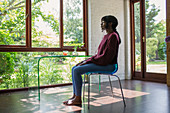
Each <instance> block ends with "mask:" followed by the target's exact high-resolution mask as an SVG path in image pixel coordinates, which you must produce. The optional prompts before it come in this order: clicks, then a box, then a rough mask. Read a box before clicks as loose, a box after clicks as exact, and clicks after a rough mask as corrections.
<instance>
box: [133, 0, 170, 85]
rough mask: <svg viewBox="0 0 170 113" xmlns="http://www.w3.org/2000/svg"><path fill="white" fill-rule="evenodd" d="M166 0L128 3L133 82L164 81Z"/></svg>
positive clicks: (136, 0) (145, 0) (138, 0)
mask: <svg viewBox="0 0 170 113" xmlns="http://www.w3.org/2000/svg"><path fill="white" fill-rule="evenodd" d="M165 6H166V0H163V1H162V0H131V13H132V14H131V23H132V27H131V28H132V29H131V30H132V34H131V35H132V73H133V78H134V79H141V80H149V81H157V82H165V81H166V74H167V65H166V54H165V50H166V46H165V45H166V43H165V41H164V40H165V37H166V16H165V15H166V7H165Z"/></svg>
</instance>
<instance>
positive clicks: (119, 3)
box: [88, 0, 131, 82]
mask: <svg viewBox="0 0 170 113" xmlns="http://www.w3.org/2000/svg"><path fill="white" fill-rule="evenodd" d="M88 7H89V8H88V17H89V18H88V22H89V23H88V30H89V31H88V32H89V33H88V34H89V54H90V55H94V53H95V51H96V50H97V47H98V45H99V43H100V41H101V40H102V38H103V35H104V34H105V33H104V32H101V27H100V23H101V18H102V17H103V16H105V15H114V16H115V17H117V19H118V22H119V24H118V27H117V31H118V32H119V34H120V37H121V42H122V43H121V45H120V48H119V56H118V63H119V70H118V72H117V75H119V76H120V78H121V79H129V78H130V75H131V74H130V27H129V26H130V25H129V19H130V18H129V0H89V1H88ZM95 78H96V77H95V76H94V77H93V78H92V80H93V82H95V81H97V80H96V79H95ZM107 80H108V78H105V77H104V78H103V77H102V81H107Z"/></svg>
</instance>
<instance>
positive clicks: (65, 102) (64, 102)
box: [63, 66, 76, 104]
mask: <svg viewBox="0 0 170 113" xmlns="http://www.w3.org/2000/svg"><path fill="white" fill-rule="evenodd" d="M75 67H76V66H74V67H73V68H72V75H73V70H74V68H75ZM72 84H73V96H72V97H71V98H70V99H68V100H66V101H63V104H67V102H68V101H69V100H72V99H74V97H75V96H76V95H75V83H74V77H73V76H72Z"/></svg>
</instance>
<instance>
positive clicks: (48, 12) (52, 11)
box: [0, 0, 87, 52]
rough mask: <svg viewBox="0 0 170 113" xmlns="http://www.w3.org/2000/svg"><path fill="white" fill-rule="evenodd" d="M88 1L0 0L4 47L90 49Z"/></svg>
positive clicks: (1, 43)
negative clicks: (76, 47) (88, 46)
mask: <svg viewBox="0 0 170 113" xmlns="http://www.w3.org/2000/svg"><path fill="white" fill-rule="evenodd" d="M86 4H87V1H86V0H22V1H21V0H1V1H0V48H1V51H2V52H6V51H63V50H68V51H73V48H74V46H79V45H83V46H82V49H80V48H79V49H80V50H82V51H85V50H87V49H85V48H86V47H87V21H86V19H87V17H86V15H87V14H85V13H86V12H87V11H86V7H87V6H86ZM85 27H86V29H85ZM14 45H15V46H14ZM8 47H11V48H10V49H9V48H8ZM16 47H19V50H18V49H16ZM20 48H22V49H20ZM37 48H41V49H37ZM43 48H46V49H45V50H44V49H43ZM50 48H53V49H50ZM55 48H57V49H55Z"/></svg>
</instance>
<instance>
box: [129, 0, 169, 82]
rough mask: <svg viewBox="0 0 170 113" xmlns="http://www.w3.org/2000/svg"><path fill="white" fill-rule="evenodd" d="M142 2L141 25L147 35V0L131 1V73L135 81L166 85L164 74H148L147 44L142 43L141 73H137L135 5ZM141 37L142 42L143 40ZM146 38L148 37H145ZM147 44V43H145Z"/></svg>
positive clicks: (142, 31)
mask: <svg viewBox="0 0 170 113" xmlns="http://www.w3.org/2000/svg"><path fill="white" fill-rule="evenodd" d="M136 2H140V4H141V6H140V16H141V18H140V19H141V20H140V22H141V23H140V24H141V25H142V29H140V30H141V31H140V32H141V34H144V35H145V34H146V31H145V29H144V28H145V27H144V26H145V24H143V23H145V12H144V8H145V0H130V17H131V20H130V23H131V53H132V54H131V72H132V79H134V80H143V81H153V82H160V83H166V74H163V73H152V72H146V58H145V56H146V53H145V52H144V50H146V43H144V44H143V43H141V51H142V55H141V61H143V62H141V72H136V71H135V54H134V53H135V41H134V39H135V38H134V37H135V36H134V33H133V32H134V31H135V23H134V3H136ZM143 15H144V16H143ZM142 37H143V36H141V40H142ZM145 37H146V36H145ZM145 42H146V41H145Z"/></svg>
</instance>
